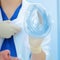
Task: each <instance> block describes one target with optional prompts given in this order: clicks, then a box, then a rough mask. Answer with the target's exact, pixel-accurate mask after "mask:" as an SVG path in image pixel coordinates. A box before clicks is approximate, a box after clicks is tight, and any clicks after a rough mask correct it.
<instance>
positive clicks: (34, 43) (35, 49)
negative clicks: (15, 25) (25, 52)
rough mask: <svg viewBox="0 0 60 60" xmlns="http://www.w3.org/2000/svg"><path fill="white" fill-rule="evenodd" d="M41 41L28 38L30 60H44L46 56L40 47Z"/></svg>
mask: <svg viewBox="0 0 60 60" xmlns="http://www.w3.org/2000/svg"><path fill="white" fill-rule="evenodd" d="M42 42H43V40H42V39H41V38H33V37H31V36H29V43H30V48H31V51H32V56H31V60H45V59H46V55H45V53H44V51H43V50H42V48H41V47H40V45H41V43H42Z"/></svg>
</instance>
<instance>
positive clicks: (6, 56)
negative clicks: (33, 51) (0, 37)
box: [1, 50, 10, 60]
mask: <svg viewBox="0 0 60 60" xmlns="http://www.w3.org/2000/svg"><path fill="white" fill-rule="evenodd" d="M1 53H2V56H3V57H4V59H5V60H10V51H9V50H4V51H2V52H1Z"/></svg>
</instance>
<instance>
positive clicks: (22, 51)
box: [0, 1, 50, 60]
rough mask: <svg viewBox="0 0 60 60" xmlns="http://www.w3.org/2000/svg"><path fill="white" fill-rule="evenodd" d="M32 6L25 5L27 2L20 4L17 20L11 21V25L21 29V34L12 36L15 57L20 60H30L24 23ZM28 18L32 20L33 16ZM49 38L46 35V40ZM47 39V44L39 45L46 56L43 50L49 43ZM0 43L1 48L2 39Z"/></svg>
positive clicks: (27, 36)
mask: <svg viewBox="0 0 60 60" xmlns="http://www.w3.org/2000/svg"><path fill="white" fill-rule="evenodd" d="M32 5H33V4H30V3H27V2H25V1H24V2H23V3H22V8H21V10H20V11H19V14H18V16H17V18H16V19H15V20H13V21H12V23H13V24H16V25H17V26H19V27H21V32H19V33H18V34H17V35H15V36H14V43H15V47H16V51H17V57H18V58H21V60H30V58H31V57H30V56H31V51H30V46H29V33H28V32H26V31H28V30H25V27H26V26H25V22H26V19H27V17H28V16H29V14H30V12H31V10H30V8H29V7H32ZM28 9H29V10H28ZM32 10H33V11H34V10H35V9H33V8H32ZM32 13H33V12H32ZM0 16H1V12H0ZM30 18H31V19H32V18H33V16H31V17H30ZM0 20H1V21H2V20H3V19H2V16H1V19H0ZM27 23H28V22H27ZM28 26H29V25H28ZM49 37H50V36H49V35H48V38H49ZM48 38H47V42H43V43H42V45H41V46H42V49H43V50H44V52H45V53H46V54H47V52H46V51H47V50H46V48H45V45H47V44H48V43H49V40H48ZM0 43H1V44H0V48H1V46H2V43H3V39H1V40H0ZM44 44H45V45H44ZM47 49H48V48H47Z"/></svg>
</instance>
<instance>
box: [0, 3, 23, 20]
mask: <svg viewBox="0 0 60 60" xmlns="http://www.w3.org/2000/svg"><path fill="white" fill-rule="evenodd" d="M21 7H22V3H21V4H20V5H19V6H18V7H17V8H16V10H15V11H14V13H13V14H12V16H11V17H10V18H8V16H7V15H6V13H5V12H4V10H3V8H2V7H1V12H2V17H3V20H14V19H16V18H17V16H18V15H19V12H20V9H21Z"/></svg>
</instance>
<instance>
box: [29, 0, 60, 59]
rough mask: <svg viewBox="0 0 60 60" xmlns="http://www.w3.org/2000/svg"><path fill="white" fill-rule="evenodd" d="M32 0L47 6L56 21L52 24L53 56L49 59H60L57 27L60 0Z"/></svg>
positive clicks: (52, 18)
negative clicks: (59, 55)
mask: <svg viewBox="0 0 60 60" xmlns="http://www.w3.org/2000/svg"><path fill="white" fill-rule="evenodd" d="M30 1H33V2H36V1H38V2H40V3H41V4H42V5H43V6H44V7H45V8H46V11H47V12H48V13H49V14H50V16H51V20H52V21H53V22H54V23H53V24H52V29H51V43H50V48H51V56H50V58H48V59H47V60H58V39H57V28H58V27H57V21H58V16H57V12H58V11H57V8H58V6H57V5H58V4H57V1H58V0H30ZM59 22H60V21H59ZM59 30H60V29H59ZM58 33H59V32H58ZM59 60H60V59H59Z"/></svg>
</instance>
